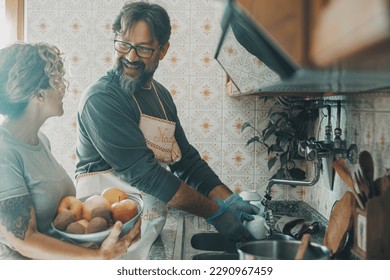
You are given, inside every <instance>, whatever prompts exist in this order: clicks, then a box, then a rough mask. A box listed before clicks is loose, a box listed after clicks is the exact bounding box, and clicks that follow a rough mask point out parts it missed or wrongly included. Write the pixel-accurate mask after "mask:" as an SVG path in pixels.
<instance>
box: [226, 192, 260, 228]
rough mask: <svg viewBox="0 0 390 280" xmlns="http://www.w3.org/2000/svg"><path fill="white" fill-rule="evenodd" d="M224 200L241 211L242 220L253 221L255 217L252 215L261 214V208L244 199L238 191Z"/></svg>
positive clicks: (235, 209) (233, 209)
mask: <svg viewBox="0 0 390 280" xmlns="http://www.w3.org/2000/svg"><path fill="white" fill-rule="evenodd" d="M224 202H225V203H226V204H227V205H228V206H229V207H230V209H232V211H235V212H237V213H240V214H239V215H240V218H241V220H242V221H252V220H253V219H254V218H253V216H252V215H256V214H259V212H260V209H259V208H258V207H256V206H255V205H253V204H250V203H249V202H248V201H245V200H243V199H242V197H241V196H239V195H238V194H236V193H233V194H232V195H231V196H229V197H228V198H226V199H225V200H224Z"/></svg>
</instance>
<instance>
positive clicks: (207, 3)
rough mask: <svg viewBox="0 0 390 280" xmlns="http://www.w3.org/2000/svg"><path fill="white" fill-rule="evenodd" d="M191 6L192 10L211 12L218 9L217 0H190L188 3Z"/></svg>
mask: <svg viewBox="0 0 390 280" xmlns="http://www.w3.org/2000/svg"><path fill="white" fill-rule="evenodd" d="M177 1H188V0H177ZM188 2H189V3H190V4H191V10H204V11H210V10H213V9H215V8H216V7H217V5H216V3H215V2H217V1H215V0H201V1H199V0H190V1H188Z"/></svg>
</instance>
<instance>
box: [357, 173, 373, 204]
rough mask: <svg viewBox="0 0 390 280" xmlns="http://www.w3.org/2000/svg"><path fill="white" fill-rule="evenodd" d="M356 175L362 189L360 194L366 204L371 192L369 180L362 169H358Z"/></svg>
mask: <svg viewBox="0 0 390 280" xmlns="http://www.w3.org/2000/svg"><path fill="white" fill-rule="evenodd" d="M354 175H355V182H356V184H357V185H358V189H359V191H360V194H359V195H360V197H361V198H362V201H363V203H364V204H366V203H367V200H368V194H369V192H370V188H369V186H368V184H367V180H366V179H364V177H363V175H362V173H361V171H360V170H358V171H356V172H355V173H354Z"/></svg>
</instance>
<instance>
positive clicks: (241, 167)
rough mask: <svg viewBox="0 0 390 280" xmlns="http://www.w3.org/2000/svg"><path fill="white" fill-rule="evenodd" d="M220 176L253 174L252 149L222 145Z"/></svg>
mask: <svg viewBox="0 0 390 280" xmlns="http://www.w3.org/2000/svg"><path fill="white" fill-rule="evenodd" d="M222 149H223V151H222V155H223V157H222V174H229V175H250V174H253V160H252V157H253V149H250V148H248V147H244V146H243V145H241V144H232V143H223V144H222Z"/></svg>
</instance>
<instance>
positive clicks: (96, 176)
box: [76, 84, 181, 260]
mask: <svg viewBox="0 0 390 280" xmlns="http://www.w3.org/2000/svg"><path fill="white" fill-rule="evenodd" d="M152 86H153V90H154V92H155V94H156V96H157V98H158V100H159V102H160V105H161V108H162V110H163V111H164V115H165V118H166V119H165V120H164V119H159V118H156V117H153V116H148V115H145V114H143V113H142V110H141V108H140V106H139V104H138V102H137V100H136V99H135V97H134V96H133V98H134V100H135V102H136V103H137V106H138V109H139V111H140V114H141V118H140V124H139V126H140V129H141V131H142V133H143V134H144V137H145V142H146V144H147V146H148V147H149V148H150V149H151V150H152V151H153V153H154V155H155V157H156V159H157V160H158V161H159V162H160V165H161V166H162V167H165V168H166V166H167V165H166V164H168V163H172V162H175V161H178V160H179V159H180V158H181V151H180V148H179V146H178V144H177V142H176V140H175V137H174V133H175V126H176V123H175V122H171V121H169V120H168V118H167V115H166V112H165V109H164V106H163V104H162V102H161V100H160V98H159V96H158V93H157V91H156V89H155V88H154V85H153V84H152ZM108 187H118V188H121V189H123V190H124V191H126V192H135V193H140V194H141V195H142V199H143V201H144V210H143V213H142V216H141V217H142V224H141V239H140V240H139V241H138V242H137V243H135V244H133V245H131V246H130V247H129V249H128V251H127V253H126V254H125V255H123V256H122V257H121V259H132V260H144V259H147V258H148V254H149V250H150V248H151V246H152V245H153V243H154V241H155V240H156V238H157V237H158V236H159V234H160V233H161V230H162V229H163V227H164V225H165V221H166V218H167V214H168V207H167V204H165V203H163V202H162V201H161V200H159V199H157V198H155V197H153V196H151V195H148V194H146V193H142V192H140V191H139V190H138V189H137V188H135V187H132V186H131V185H130V184H129V183H127V182H125V181H123V180H121V179H120V178H119V176H118V174H116V173H115V172H114V171H113V170H106V171H101V172H91V173H86V174H80V175H79V176H78V177H77V180H76V189H77V192H76V193H77V196H78V197H85V196H89V195H91V194H96V193H98V194H100V193H101V192H102V191H103V190H104V189H105V188H108Z"/></svg>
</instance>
